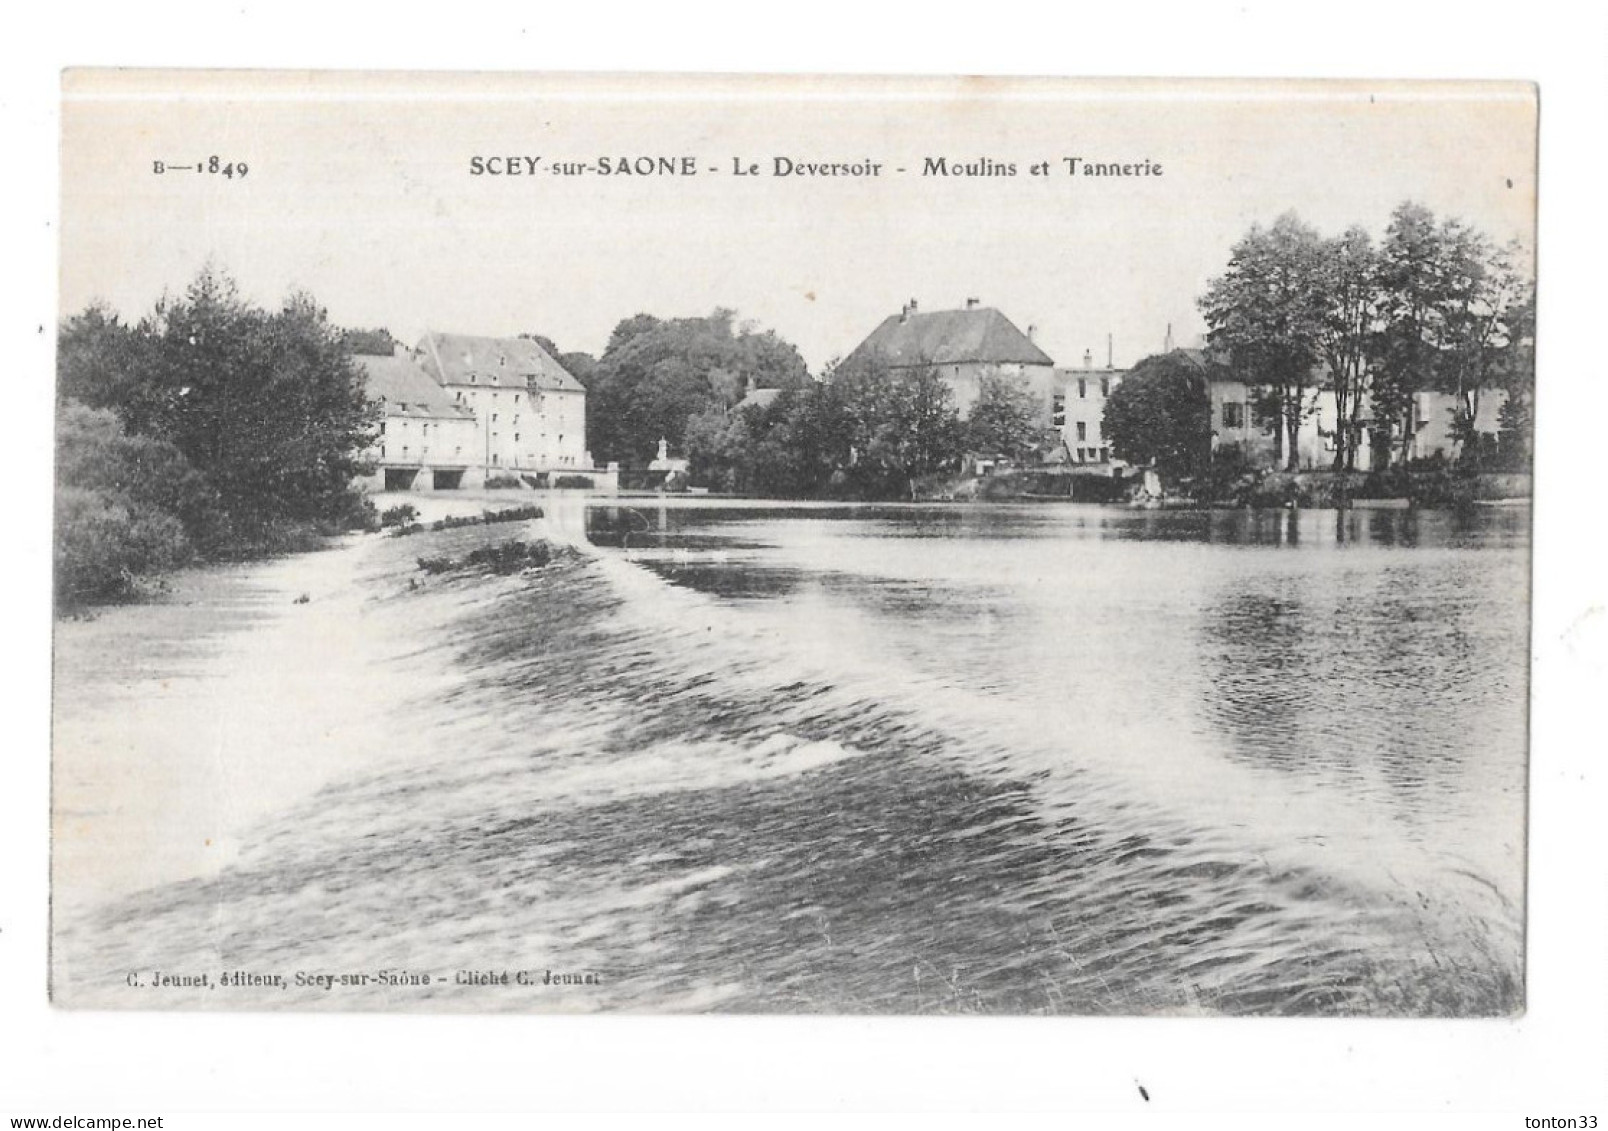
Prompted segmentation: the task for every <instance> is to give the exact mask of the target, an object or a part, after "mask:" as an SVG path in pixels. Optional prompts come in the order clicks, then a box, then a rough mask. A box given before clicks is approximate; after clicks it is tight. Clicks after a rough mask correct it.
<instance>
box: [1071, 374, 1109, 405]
mask: <svg viewBox="0 0 1608 1131" xmlns="http://www.w3.org/2000/svg"><path fill="white" fill-rule="evenodd" d="M1100 395H1101V396H1102V397H1109V396H1110V395H1111V378H1109V377H1102V378H1100ZM1078 399H1079V400H1088V399H1089V379H1088V378H1087V377H1079V378H1078Z"/></svg>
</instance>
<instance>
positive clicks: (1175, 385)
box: [1100, 351, 1212, 478]
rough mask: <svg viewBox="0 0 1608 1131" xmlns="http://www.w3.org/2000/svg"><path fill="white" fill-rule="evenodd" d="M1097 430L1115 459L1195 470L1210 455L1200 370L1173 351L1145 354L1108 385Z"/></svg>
mask: <svg viewBox="0 0 1608 1131" xmlns="http://www.w3.org/2000/svg"><path fill="white" fill-rule="evenodd" d="M1100 429H1101V432H1102V434H1104V435H1105V436H1106V437H1107V438H1108V439H1109V440H1110V441H1111V447H1112V450H1113V451H1115V452H1116V455H1117V458H1119V459H1124V460H1127V461H1128V462H1129V463H1132V464H1138V465H1154V466H1155V467H1156V468H1157V470H1159V471H1160V472H1162V473H1163V474H1164V475H1168V476H1171V477H1179V478H1184V477H1189V476H1193V475H1196V474H1198V473H1199V472H1200V471H1201V470H1203V469H1204V467H1205V466H1206V464H1207V461H1208V460H1209V459H1210V456H1211V440H1212V424H1211V397H1210V395H1209V394H1208V392H1207V388H1206V372H1205V371H1204V370H1203V369H1202V368H1201V367H1200V366H1198V365H1196V364H1195V363H1194V362H1193V361H1191V360H1190V359H1189V358H1188V357H1186V356H1185V355H1183V354H1181V353H1178V352H1176V351H1175V352H1173V353H1166V354H1158V355H1156V356H1154V357H1147V358H1145V359H1144V360H1143V361H1141V362H1139V363H1138V364H1137V365H1135V366H1134V367H1133V369H1132V371H1131V372H1129V374H1128V376H1127V377H1126V378H1124V379H1123V381H1122V383H1121V384H1119V385H1118V386H1117V387H1116V388H1114V389H1112V390H1111V395H1110V397H1109V398H1107V400H1106V404H1105V414H1104V417H1103V418H1102V420H1101V423H1100Z"/></svg>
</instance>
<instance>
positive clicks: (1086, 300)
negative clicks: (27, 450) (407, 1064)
mask: <svg viewBox="0 0 1608 1131" xmlns="http://www.w3.org/2000/svg"><path fill="white" fill-rule="evenodd" d="M61 114H62V123H61V134H62V138H61V140H62V149H61V168H62V181H61V194H62V203H61V228H60V248H61V262H60V301H59V310H60V319H59V321H58V323H57V324H56V326H55V327H54V328H53V330H52V332H53V333H54V334H55V338H56V340H55V354H56V372H55V437H56V448H55V476H56V482H55V503H54V546H53V585H54V593H53V602H54V613H55V620H54V626H53V634H54V660H53V692H52V747H53V748H52V752H51V792H52V823H51V927H50V931H51V939H50V987H49V990H50V994H51V998H52V1001H53V1002H54V1003H55V1004H56V1005H57V1006H60V1007H66V1008H69V1009H113V1010H186V1011H188V1010H209V1011H211V1010H217V1011H229V1010H252V1011H259V1010H287V1011H306V1010H325V1011H342V1012H354V1011H355V1012H368V1011H410V1012H427V1011H437V1012H439V1011H452V1012H468V1013H491V1012H520V1013H532V1012H534V1013H592V1012H604V1013H727V1014H730V1013H737V1014H825V1015H901V1016H903V1015H936V1014H942V1015H948V1014H966V1015H977V1014H980V1015H993V1016H1008V1017H1018V1016H1029V1015H1073V1016H1099V1017H1109V1016H1191V1017H1201V1016H1254V1017H1270V1016H1298V1017H1327V1018H1336V1017H1382V1018H1417V1019H1421V1018H1512V1017H1516V1016H1519V1015H1521V1014H1522V1013H1523V1012H1524V1010H1525V1009H1526V1004H1527V1001H1526V955H1525V938H1526V843H1527V772H1528V768H1529V761H1528V751H1529V746H1528V703H1529V685H1530V609H1531V601H1530V598H1531V586H1530V577H1531V529H1532V503H1531V500H1532V477H1531V467H1532V459H1533V457H1534V454H1535V445H1534V442H1533V435H1534V432H1533V427H1532V422H1533V419H1534V414H1535V409H1536V403H1537V396H1536V385H1535V354H1536V349H1535V343H1536V332H1535V326H1536V319H1535V310H1536V294H1537V280H1538V273H1537V260H1536V255H1535V248H1536V228H1535V217H1536V202H1537V175H1536V149H1537V120H1538V101H1537V92H1536V89H1535V87H1534V86H1533V85H1531V84H1528V83H1521V82H1362V81H1347V82H1342V81H1306V82H1298V81H1289V82H1275V81H1257V82H1248V81H1247V82H1235V81H1218V82H1205V81H1201V82H1184V81H1168V82H1163V81H1159V80H1154V81H1153V80H1144V81H1140V80H1129V81H1118V80H1109V81H1092V80H1091V81H1072V80H1054V79H992V80H981V79H959V78H932V79H911V78H905V79H892V78H888V79H875V78H869V77H864V78H848V77H831V78H827V77H819V78H810V77H782V76H766V77H752V78H742V77H703V78H699V77H687V76H680V77H675V76H663V75H661V76H651V77H650V76H618V77H610V76H596V75H594V76H566V77H553V76H545V77H544V76H531V75H508V74H503V75H489V74H488V75H445V74H432V75H424V74H400V73H399V74H380V73H372V74H353V73H340V72H321V73H289V72H244V71H239V72H228V71H219V72H178V71H116V70H96V69H88V70H74V71H69V72H67V73H66V74H65V75H64V77H63V90H62V110H61Z"/></svg>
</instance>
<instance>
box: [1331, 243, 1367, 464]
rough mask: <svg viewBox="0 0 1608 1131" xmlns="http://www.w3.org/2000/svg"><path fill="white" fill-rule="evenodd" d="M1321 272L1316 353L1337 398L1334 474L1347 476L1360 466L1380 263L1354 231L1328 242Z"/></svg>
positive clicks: (1335, 403)
mask: <svg viewBox="0 0 1608 1131" xmlns="http://www.w3.org/2000/svg"><path fill="white" fill-rule="evenodd" d="M1319 269H1320V271H1321V283H1322V291H1321V294H1322V298H1323V321H1322V323H1321V325H1320V328H1319V335H1318V348H1319V350H1320V352H1321V355H1322V360H1323V363H1324V365H1325V366H1326V367H1327V369H1328V376H1329V389H1330V392H1331V393H1332V394H1333V396H1334V406H1335V434H1334V441H1335V450H1334V469H1335V470H1336V471H1349V470H1352V469H1353V468H1355V467H1356V466H1357V446H1358V444H1359V443H1360V442H1361V439H1362V409H1363V403H1364V401H1365V400H1366V398H1367V394H1368V378H1369V363H1370V361H1371V359H1372V354H1373V348H1374V342H1375V335H1376V334H1377V332H1378V325H1377V323H1378V306H1379V299H1378V293H1379V292H1378V273H1379V258H1378V254H1377V253H1376V252H1375V250H1374V245H1373V240H1372V238H1371V237H1370V236H1369V235H1368V233H1367V231H1366V230H1365V229H1363V228H1360V227H1356V226H1353V227H1350V228H1348V229H1346V231H1345V234H1343V235H1341V236H1340V237H1338V238H1337V239H1333V240H1327V241H1325V242H1324V245H1323V248H1322V252H1321V258H1320V261H1319Z"/></svg>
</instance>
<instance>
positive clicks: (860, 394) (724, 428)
mask: <svg viewBox="0 0 1608 1131" xmlns="http://www.w3.org/2000/svg"><path fill="white" fill-rule="evenodd" d="M979 405H980V406H983V412H982V414H981V418H979V417H978V414H977V413H975V412H974V414H973V419H972V420H971V421H963V420H962V419H961V417H960V415H959V413H958V412H957V411H956V408H955V399H954V394H953V392H952V391H951V390H950V388H949V386H948V385H947V384H946V383H945V382H944V380H943V379H942V378H941V377H940V376H939V375H938V374H937V372H936V371H935V370H933V369H932V368H930V367H914V368H910V369H899V370H889V369H887V368H885V367H883V366H880V365H867V366H864V367H856V368H853V369H843V368H839V369H837V370H835V371H834V372H831V373H830V374H828V377H827V379H826V380H824V381H821V382H819V383H811V384H809V385H805V386H803V387H801V388H796V389H790V390H787V391H785V392H783V393H782V394H781V395H780V396H778V397H777V398H776V399H775V400H773V401H772V402H771V403H770V404H768V405H763V406H760V405H749V406H744V407H739V408H737V409H736V410H733V411H727V410H722V409H718V408H715V409H706V410H705V411H703V412H701V413H699V414H697V415H696V416H694V417H693V418H692V420H691V421H689V423H688V426H687V433H686V435H687V452H688V457H689V459H690V461H691V473H692V482H693V483H694V484H695V485H698V486H703V487H710V488H712V489H715V490H723V491H736V492H741V493H744V494H752V495H778V496H803V497H808V496H818V495H827V496H832V497H847V498H865V499H898V498H908V497H910V495H911V493H912V490H913V487H914V483H915V481H916V480H918V479H920V478H922V477H924V476H929V475H934V474H938V473H943V472H952V471H958V470H959V469H960V467H961V465H962V464H963V462H964V460H965V457H966V455H967V454H969V453H970V452H973V451H974V450H975V449H973V448H971V447H969V445H970V444H971V442H972V440H973V439H974V438H975V437H976V436H977V435H979V434H985V435H987V436H989V437H992V438H993V439H994V440H1000V439H1003V440H1004V441H1005V442H1006V443H1008V445H1009V448H1008V449H1007V450H1025V448H1026V447H1027V446H1028V445H1029V444H1030V443H1037V442H1039V441H1041V440H1042V438H1043V434H1042V430H1040V429H1039V428H1037V427H1036V425H1032V426H1029V425H1027V424H1024V423H1023V418H1019V417H1018V416H1017V415H1016V410H1017V409H1018V408H1020V406H1021V402H1020V400H1019V398H1018V397H1017V394H1016V390H1015V389H1014V387H1011V388H1010V389H1009V390H1008V391H1007V392H1006V393H1004V394H1002V396H1001V397H1000V398H998V399H996V398H995V397H994V396H992V395H991V396H990V397H988V398H986V399H985V400H983V401H980V402H979ZM1024 437H1025V438H1024ZM989 454H991V455H992V454H999V449H998V448H997V447H996V448H990V449H989Z"/></svg>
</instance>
